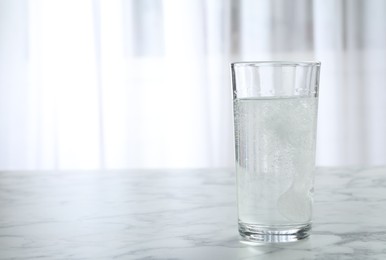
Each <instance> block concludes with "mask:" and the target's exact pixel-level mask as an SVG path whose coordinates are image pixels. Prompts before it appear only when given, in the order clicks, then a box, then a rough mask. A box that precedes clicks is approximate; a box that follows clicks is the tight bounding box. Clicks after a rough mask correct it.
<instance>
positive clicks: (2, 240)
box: [0, 167, 386, 260]
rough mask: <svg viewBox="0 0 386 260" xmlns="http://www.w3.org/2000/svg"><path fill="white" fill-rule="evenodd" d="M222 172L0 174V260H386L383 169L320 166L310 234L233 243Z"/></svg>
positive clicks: (231, 191)
mask: <svg viewBox="0 0 386 260" xmlns="http://www.w3.org/2000/svg"><path fill="white" fill-rule="evenodd" d="M234 179H235V178H234V173H233V171H232V170H138V171H105V172H95V171H94V172H92V171H72V172H0V259H222V260H226V259H281V260H282V259H330V260H331V259H362V260H363V259H386V168H382V167H379V168H367V169H359V168H355V169H348V168H320V169H318V170H317V175H316V186H315V210H314V215H315V217H314V228H313V233H312V235H311V237H310V238H308V239H306V240H304V241H300V242H295V243H287V244H278V245H258V246H250V245H246V244H243V243H240V242H239V236H238V233H237V232H238V231H237V215H236V201H235V181H234Z"/></svg>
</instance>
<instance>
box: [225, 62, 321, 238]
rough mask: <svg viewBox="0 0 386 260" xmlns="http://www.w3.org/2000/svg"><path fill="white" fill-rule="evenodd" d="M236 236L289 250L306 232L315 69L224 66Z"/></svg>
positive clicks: (274, 65)
mask: <svg viewBox="0 0 386 260" xmlns="http://www.w3.org/2000/svg"><path fill="white" fill-rule="evenodd" d="M231 70H232V88H233V111H234V133H235V155H236V156H235V157H236V175H237V196H238V215H239V233H240V235H241V236H242V238H243V240H244V241H249V242H291V241H297V240H300V239H303V238H306V237H308V236H309V235H310V232H311V220H312V194H313V181H314V171H315V143H316V123H317V108H318V89H319V71H320V62H289V61H275V62H271V61H264V62H263V61H261V62H236V63H232V64H231Z"/></svg>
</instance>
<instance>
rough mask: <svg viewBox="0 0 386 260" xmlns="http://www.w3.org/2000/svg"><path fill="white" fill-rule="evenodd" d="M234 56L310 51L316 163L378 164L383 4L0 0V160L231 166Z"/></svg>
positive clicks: (385, 76)
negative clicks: (317, 75)
mask: <svg viewBox="0 0 386 260" xmlns="http://www.w3.org/2000/svg"><path fill="white" fill-rule="evenodd" d="M236 60H320V61H321V62H322V71H321V86H320V107H319V126H318V148H317V162H318V165H325V166H335V165H376V164H385V163H386V134H385V133H386V102H385V101H384V100H385V99H386V86H385V84H386V83H385V82H386V1H383V0H367V1H365V0H313V1H311V0H293V1H286V0H273V1H272V0H240V1H232V0H0V169H1V170H18V169H111V168H123V169H125V168H200V167H229V166H232V165H233V142H232V131H233V130H232V108H231V104H232V103H231V91H230V79H229V62H231V61H236Z"/></svg>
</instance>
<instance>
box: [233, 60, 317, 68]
mask: <svg viewBox="0 0 386 260" xmlns="http://www.w3.org/2000/svg"><path fill="white" fill-rule="evenodd" d="M320 64H321V62H320V61H237V62H232V63H231V66H232V67H262V66H272V67H280V66H303V67H307V66H308V67H310V66H318V67H320Z"/></svg>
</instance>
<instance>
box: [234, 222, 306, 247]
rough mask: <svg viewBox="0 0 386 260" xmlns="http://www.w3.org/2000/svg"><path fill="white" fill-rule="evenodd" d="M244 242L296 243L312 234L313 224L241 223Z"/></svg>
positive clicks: (240, 229)
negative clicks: (270, 224) (269, 224)
mask: <svg viewBox="0 0 386 260" xmlns="http://www.w3.org/2000/svg"><path fill="white" fill-rule="evenodd" d="M239 233H240V235H241V237H242V238H243V239H242V242H253V243H286V242H295V241H298V240H301V239H304V238H306V237H308V236H309V235H310V234H311V223H306V224H301V225H272V226H267V225H256V224H247V223H243V222H239Z"/></svg>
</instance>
